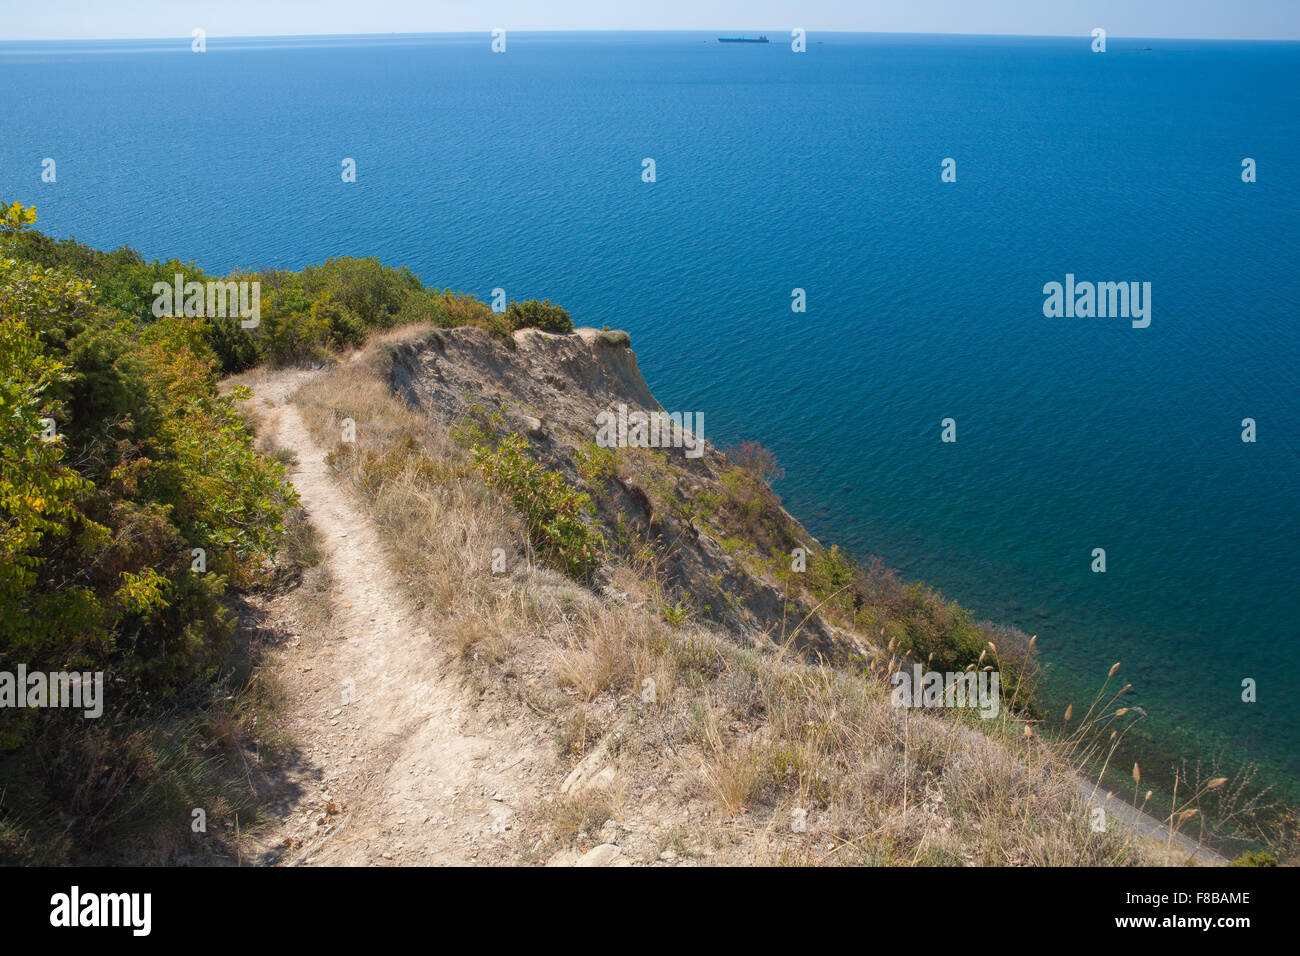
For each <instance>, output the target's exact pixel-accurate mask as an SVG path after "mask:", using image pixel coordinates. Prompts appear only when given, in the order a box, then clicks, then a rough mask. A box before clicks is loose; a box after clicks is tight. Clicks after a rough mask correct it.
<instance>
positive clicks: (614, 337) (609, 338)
mask: <svg viewBox="0 0 1300 956" xmlns="http://www.w3.org/2000/svg"><path fill="white" fill-rule="evenodd" d="M596 341H597V342H598V343H599V344H600V345H604V346H607V347H609V348H615V349H617V348H624V349H630V348H631V347H632V336H630V335H628V334H627V333H626V332H623V331H615V332H611V331H610V330H609V329H605V330H604V331H602V332H601V333H600V335H598V336H596Z"/></svg>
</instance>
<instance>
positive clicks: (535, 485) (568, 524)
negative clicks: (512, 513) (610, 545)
mask: <svg viewBox="0 0 1300 956" xmlns="http://www.w3.org/2000/svg"><path fill="white" fill-rule="evenodd" d="M527 449H528V444H527V442H525V441H524V439H523V438H522V437H520V436H519V435H515V434H511V435H507V436H505V437H504V438H503V439H501V441H500V442H499V443H498V444H497V446H496V447H495V448H489V447H487V446H484V445H479V446H476V447H475V448H474V449H473V456H472V460H473V462H474V465H475V466H476V467H477V468H478V469H479V470H480V471H481V472H482V473H483V476H484V478H485V479H486V480H487V483H488V484H489V485H491V486H492V487H494V488H496V489H498V490H499V491H503V492H505V493H506V494H507V495H509V496H510V500H511V501H512V502H513V503H514V506H515V507H516V508H517V509H518V510H519V511H520V513H521V514H523V516H524V521H525V524H526V525H527V528H528V535H529V538H530V539H531V540H532V542H533V546H534V547H536V548H537V549H538V550H539V551H541V552H542V553H543V554H545V555H547V556H548V557H550V558H551V559H552V560H554V561H555V562H556V563H557V564H558V565H559V566H560V567H562V568H563V569H564V570H565V571H566V572H567V573H568V574H569V575H571V576H573V577H577V578H582V577H586V576H588V575H590V574H591V572H592V571H594V570H595V568H596V566H597V565H598V563H599V561H600V554H601V551H602V550H603V548H604V541H603V540H602V538H601V536H600V532H599V531H597V530H596V529H595V528H593V527H592V526H591V524H589V523H588V522H587V521H585V520H584V516H585V515H587V514H589V513H590V511H591V499H590V498H588V497H587V495H585V494H583V493H582V492H579V491H575V490H574V489H573V488H571V487H570V486H569V485H568V483H566V482H565V480H564V476H562V475H560V474H559V473H558V472H554V471H551V470H549V469H548V468H546V467H545V466H544V465H543V464H542V463H541V462H539V461H537V460H536V459H534V458H533V457H532V456H530V455H529V454H528V450H527Z"/></svg>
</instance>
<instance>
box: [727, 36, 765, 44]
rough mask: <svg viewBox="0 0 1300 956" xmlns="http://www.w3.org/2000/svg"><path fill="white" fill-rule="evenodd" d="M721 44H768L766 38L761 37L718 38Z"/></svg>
mask: <svg viewBox="0 0 1300 956" xmlns="http://www.w3.org/2000/svg"><path fill="white" fill-rule="evenodd" d="M718 42H719V43H768V42H770V41H769V40H768V39H767V37H766V36H761V37H757V38H755V37H718Z"/></svg>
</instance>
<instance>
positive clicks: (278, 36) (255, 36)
mask: <svg viewBox="0 0 1300 956" xmlns="http://www.w3.org/2000/svg"><path fill="white" fill-rule="evenodd" d="M494 29H502V28H499V27H489V28H485V29H482V30H417V31H388V32H383V33H207V34H205V35H204V36H205V38H206V39H208V40H301V39H354V38H355V39H365V38H383V37H428V36H480V35H482V36H491V34H492V30H494ZM504 29H505V30H506V32H507V33H515V34H562V33H684V34H685V33H691V34H710V35H713V34H717V33H718V32H719V29H723V30H726V29H731V28H715V29H703V28H701V29H668V28H657V27H654V28H652V27H614V28H599V27H596V28H593V27H577V28H572V29H513V28H508V27H507V28H504ZM789 29H793V28H786V27H783V28H781V30H779V31H777V32H778V33H785V32H787V30H789ZM801 29H803V30H804V32H805V34H806V35H808V36H811V35H812V34H814V33H826V34H837V35H855V36H896V37H908V36H914V37H932V36H933V37H938V36H942V37H977V38H997V37H1015V38H1018V39H1041V40H1067V39H1081V40H1088V39H1091V34H1090V33H950V32H944V31H912V30H827V29H821V28H816V27H804V28H801ZM740 32H741V33H742V34H743V33H750V32H758V33H763V32H764V31H763V30H761V29H760V30H757V31H755V30H742V31H740ZM722 35H724V36H725V35H735V34H734V33H733V34H727V33H725V32H724V33H723V34H722ZM192 37H193V35H192V34H174V35H173V34H167V35H162V36H119V37H69V36H45V37H24V38H21V39H14V38H6V39H3V40H0V46H4V45H8V44H16V43H118V42H126V41H135V42H143V41H161V40H185V41H189V40H191V39H192ZM1106 39H1107V40H1108V41H1109V40H1174V41H1181V42H1188V41H1190V42H1208V43H1300V38H1275V37H1206V36H1196V37H1190V36H1128V35H1124V34H1117V33H1110V32H1107V34H1106Z"/></svg>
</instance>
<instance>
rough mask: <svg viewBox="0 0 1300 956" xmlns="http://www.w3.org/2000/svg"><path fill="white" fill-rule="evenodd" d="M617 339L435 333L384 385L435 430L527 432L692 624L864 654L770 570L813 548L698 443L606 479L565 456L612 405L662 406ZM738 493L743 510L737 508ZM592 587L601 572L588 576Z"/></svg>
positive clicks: (820, 651) (856, 639) (413, 347)
mask: <svg viewBox="0 0 1300 956" xmlns="http://www.w3.org/2000/svg"><path fill="white" fill-rule="evenodd" d="M624 342H625V337H622V336H620V335H619V334H611V333H602V332H600V331H598V330H596V329H578V330H576V331H575V332H573V333H570V334H567V335H556V334H551V333H546V332H540V331H536V330H532V329H528V330H523V331H520V332H518V333H516V334H515V336H514V348H511V347H509V345H507V344H505V343H502V342H500V341H498V340H496V339H494V338H492V337H491V336H489V335H488V334H487V333H485V332H482V331H480V330H478V329H472V328H458V329H453V330H449V331H443V330H437V331H433V332H430V333H429V334H427V335H424V336H422V337H420V338H418V339H415V340H412V341H407V342H403V343H400V344H396V345H394V346H392V347H391V350H390V354H389V357H390V359H391V365H390V367H389V370H388V374H389V383H390V385H391V386H392V387H393V389H394V390H395V391H396V392H397V393H398V394H400V395H401V396H402V397H403V398H404V399H405V400H406V401H407V402H408V404H410V405H412V406H414V407H416V408H418V409H419V410H421V411H422V412H424V413H426V414H428V415H429V416H431V417H432V418H433V419H434V420H435V421H439V422H441V423H442V424H444V425H446V426H447V427H456V426H463V425H464V423H465V422H466V421H467V420H476V419H478V420H482V419H484V418H486V417H488V416H492V415H499V416H500V418H499V419H497V420H496V423H495V428H496V430H497V431H498V432H499V433H507V432H517V433H518V434H520V435H523V436H525V437H526V438H527V439H528V441H529V443H530V445H531V448H532V452H533V454H534V456H535V457H536V458H537V459H538V460H539V461H541V462H542V463H543V464H544V465H546V466H547V467H548V468H552V469H555V470H558V471H560V472H562V473H563V474H564V476H565V477H566V479H567V480H569V481H570V482H571V483H573V484H574V485H576V486H579V487H582V488H584V489H586V490H587V491H588V492H589V493H590V495H591V498H592V501H593V503H594V504H595V506H596V516H595V517H596V520H598V521H599V522H600V524H601V526H602V530H603V532H604V534H605V537H606V540H607V541H608V542H610V543H611V544H612V545H613V546H615V547H617V548H620V549H621V550H623V551H624V553H626V554H631V553H632V552H634V551H636V550H637V549H644V547H645V546H646V545H649V546H650V547H651V548H653V551H654V554H655V557H656V559H657V560H658V562H659V564H660V568H661V572H662V577H663V581H664V583H665V585H666V587H667V589H668V591H669V598H670V600H676V599H680V600H681V601H682V602H683V603H684V604H686V605H687V606H688V607H689V608H690V609H691V610H692V611H693V613H694V614H695V615H696V616H697V617H699V618H700V619H702V620H706V621H712V622H715V623H717V624H720V625H723V626H724V627H725V628H727V629H728V630H730V631H731V632H733V633H734V634H735V635H736V636H737V637H738V638H739V639H741V640H742V641H745V642H757V643H769V642H774V643H778V644H783V643H785V642H786V641H789V640H793V643H794V645H795V646H796V647H798V648H800V649H801V650H803V651H804V652H805V653H808V654H811V655H814V656H815V655H821V656H824V657H826V658H828V659H830V660H843V659H845V658H846V657H847V656H848V655H850V654H858V655H866V654H871V653H873V650H874V649H873V648H871V647H870V646H869V645H868V643H867V641H866V640H865V639H864V638H862V637H861V636H858V635H852V634H849V633H847V632H845V631H843V630H841V629H839V628H836V627H834V626H832V625H831V624H829V623H828V622H826V621H824V620H823V619H822V617H821V616H820V615H819V614H818V613H817V612H816V610H815V608H813V607H810V606H809V604H808V601H807V599H806V597H804V596H802V594H801V592H800V589H798V588H791V587H790V586H789V585H788V584H787V583H783V582H781V581H780V580H779V577H780V575H778V574H776V573H774V569H775V568H777V567H781V566H789V564H790V562H791V560H792V559H791V557H790V555H791V552H792V551H793V550H794V549H795V548H799V547H803V548H808V547H810V545H812V544H813V539H812V538H811V537H810V536H809V535H808V534H807V532H806V531H805V530H804V529H803V528H802V526H800V525H799V523H798V522H797V521H795V520H794V518H793V517H791V516H790V514H789V513H787V512H786V511H785V510H784V509H783V508H781V507H780V504H779V501H778V499H776V497H775V496H774V495H772V494H771V493H770V492H769V491H768V490H767V489H766V488H765V486H761V485H760V484H758V483H757V482H756V481H755V479H753V478H752V476H749V475H748V474H747V473H744V472H742V471H740V470H739V469H737V468H736V466H735V465H733V463H732V462H730V461H729V460H728V458H727V457H726V456H725V455H724V454H722V453H721V452H719V451H718V450H717V449H715V448H714V447H713V446H712V445H710V444H708V442H707V441H705V442H704V443H703V448H702V453H700V454H698V457H691V456H688V455H687V454H686V452H685V449H683V448H629V447H622V448H618V449H616V454H615V459H614V460H615V462H616V464H615V467H614V469H613V472H614V473H613V474H611V475H608V476H603V477H601V478H598V479H592V478H591V475H590V472H588V474H587V476H586V477H585V478H584V476H583V475H582V474H580V472H579V469H578V466H577V455H578V452H579V449H580V447H582V446H587V447H589V446H590V445H591V443H593V442H595V441H596V439H597V433H598V416H600V415H601V414H602V413H614V414H617V413H618V407H619V406H620V405H623V406H626V409H627V413H628V414H631V413H633V412H643V413H653V412H662V411H663V409H662V407H661V406H660V405H659V403H658V402H657V401H656V400H655V398H654V396H653V394H651V392H650V389H649V388H648V386H647V385H646V382H645V379H644V378H643V377H642V376H641V372H640V370H639V369H638V368H637V362H636V354H635V353H634V352H633V351H632V350H631V349H630V348H628V347H627V346H626V345H625V344H624ZM702 430H703V429H702ZM738 489H740V493H741V495H742V496H743V498H744V502H743V503H741V504H740V505H738V506H737V508H738V509H739V510H736V508H733V507H731V506H732V505H733V504H735V503H736V502H737V496H738ZM597 584H605V585H607V584H608V577H607V576H606V575H603V574H602V575H598V580H597ZM605 590H606V591H607V593H612V596H614V597H615V598H616V599H617V598H618V597H620V595H619V594H618V593H617V592H614V591H613V590H612V589H611V588H609V587H606V588H605Z"/></svg>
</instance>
